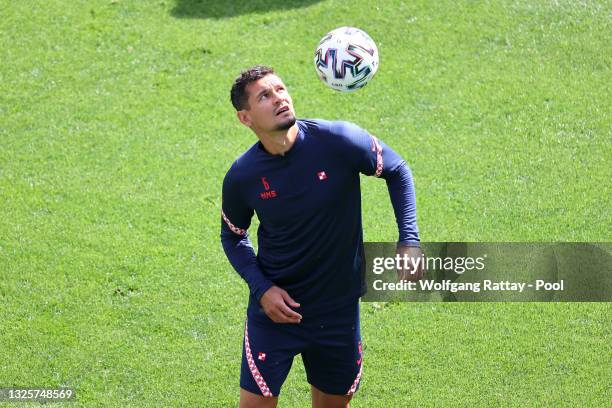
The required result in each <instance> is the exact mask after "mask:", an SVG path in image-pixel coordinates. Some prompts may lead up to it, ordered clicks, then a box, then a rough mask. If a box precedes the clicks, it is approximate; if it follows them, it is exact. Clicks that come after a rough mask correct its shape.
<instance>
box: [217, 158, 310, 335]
mask: <svg viewBox="0 0 612 408" xmlns="http://www.w3.org/2000/svg"><path fill="white" fill-rule="evenodd" d="M230 173H231V169H230V172H228V174H227V175H226V176H225V179H224V180H223V197H222V203H221V243H222V245H223V250H224V251H225V255H226V256H227V259H228V260H229V261H230V263H231V264H232V266H233V267H234V269H235V270H236V272H238V274H239V275H240V276H241V277H242V279H244V280H245V281H246V283H247V284H248V285H249V290H250V291H251V293H252V294H253V296H255V298H256V299H257V301H258V302H259V303H260V304H261V306H262V307H263V309H264V312H265V313H266V315H268V317H269V318H270V319H272V321H274V322H276V323H299V322H300V321H301V320H302V316H301V315H300V314H299V313H296V312H295V311H294V310H292V309H291V308H290V307H289V306H291V307H299V306H300V305H299V303H297V302H296V301H294V300H293V299H292V298H291V296H289V294H288V293H287V292H286V291H285V290H284V289H281V288H279V287H278V286H276V285H274V283H273V282H272V281H270V280H269V279H267V278H266V277H265V275H264V273H263V271H262V270H261V268H260V267H259V264H258V263H257V257H256V256H255V251H254V250H253V245H252V244H251V240H250V239H249V235H248V232H247V229H248V228H249V225H251V218H252V217H253V209H252V208H249V207H248V206H247V205H246V200H244V198H243V197H242V195H241V189H240V184H239V182H237V181H235V180H233V178H232V176H231V174H230Z"/></svg>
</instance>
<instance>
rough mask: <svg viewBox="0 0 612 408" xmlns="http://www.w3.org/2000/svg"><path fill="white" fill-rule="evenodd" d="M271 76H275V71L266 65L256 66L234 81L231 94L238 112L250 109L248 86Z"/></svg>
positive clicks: (243, 72) (242, 73)
mask: <svg viewBox="0 0 612 408" xmlns="http://www.w3.org/2000/svg"><path fill="white" fill-rule="evenodd" d="M269 74H274V69H272V68H270V67H266V66H265V65H255V66H254V67H251V68H249V69H247V70H245V71H242V72H241V73H240V75H239V76H238V77H237V78H236V79H235V80H234V85H232V90H231V92H230V97H231V99H232V105H234V108H236V110H237V111H240V110H243V109H248V108H249V102H248V99H249V95H247V92H246V87H247V85H248V84H250V83H251V82H255V81H257V80H258V79H261V78H263V77H265V76H266V75H269Z"/></svg>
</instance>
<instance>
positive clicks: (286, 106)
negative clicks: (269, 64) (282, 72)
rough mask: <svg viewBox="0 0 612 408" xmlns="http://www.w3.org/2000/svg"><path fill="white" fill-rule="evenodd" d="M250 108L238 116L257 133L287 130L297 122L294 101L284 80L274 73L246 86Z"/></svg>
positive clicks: (240, 112)
mask: <svg viewBox="0 0 612 408" xmlns="http://www.w3.org/2000/svg"><path fill="white" fill-rule="evenodd" d="M246 91H247V95H248V96H249V97H248V104H249V108H248V109H243V110H241V111H239V112H238V118H239V119H240V121H241V122H242V123H244V124H245V125H246V126H248V127H250V128H251V129H253V130H254V131H255V132H256V133H258V132H262V133H267V132H275V131H280V130H287V129H289V128H290V127H291V126H293V125H294V124H295V111H294V110H293V101H292V100H291V96H289V92H287V88H286V87H285V84H283V81H282V80H281V79H280V78H279V77H277V76H276V75H274V74H268V75H266V76H265V77H263V78H261V79H258V80H257V81H255V82H251V83H250V84H248V85H247V87H246Z"/></svg>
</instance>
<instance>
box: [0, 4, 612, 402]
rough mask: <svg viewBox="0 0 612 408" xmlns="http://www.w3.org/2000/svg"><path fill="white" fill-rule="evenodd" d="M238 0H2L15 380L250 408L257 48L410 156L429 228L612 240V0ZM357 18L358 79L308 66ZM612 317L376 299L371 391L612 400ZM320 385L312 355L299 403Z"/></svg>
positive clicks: (365, 398)
mask: <svg viewBox="0 0 612 408" xmlns="http://www.w3.org/2000/svg"><path fill="white" fill-rule="evenodd" d="M227 3H236V2H227ZM240 3H244V4H226V2H223V1H196V0H191V1H189V0H159V1H157V0H156V1H144V0H139V1H136V0H134V1H129V0H89V1H83V0H74V1H60V0H49V1H44V2H43V1H32V0H22V1H9V0H0V10H1V15H2V19H1V20H0V33H1V35H0V60H1V61H2V63H1V65H0V351H1V353H2V358H1V359H0V388H2V387H13V386H21V387H24V386H29V387H34V386H36V387H43V386H44V387H58V386H65V387H74V388H75V389H76V390H77V397H78V398H77V402H76V403H73V404H65V405H66V406H70V407H81V406H87V407H126V406H140V407H153V406H159V407H162V406H163V407H166V406H176V407H233V406H236V405H237V396H238V373H239V365H240V352H241V343H242V330H243V322H244V310H245V306H246V302H247V289H246V285H245V284H244V283H243V282H242V281H241V279H240V278H239V276H238V275H237V274H236V273H235V272H234V271H233V270H232V269H231V267H230V265H229V263H228V262H227V260H226V259H225V256H224V254H223V251H222V249H221V245H220V242H219V229H220V216H219V212H220V201H221V200H220V191H221V182H222V179H223V176H224V174H225V172H226V171H227V169H228V168H229V166H230V164H231V162H232V161H233V159H234V158H235V157H237V156H238V155H239V154H240V153H241V152H242V151H244V150H245V149H246V148H248V147H249V146H250V145H251V144H252V143H254V141H255V140H256V139H255V137H254V135H252V134H251V133H250V131H249V130H248V129H246V128H244V127H243V126H241V125H240V124H239V122H238V121H237V120H236V119H235V114H234V111H233V108H232V106H231V104H230V102H229V88H230V86H231V83H232V80H233V78H234V77H235V76H236V75H237V74H238V72H239V71H240V70H241V69H242V68H245V67H247V66H250V65H253V64H256V63H265V64H268V65H271V66H273V67H275V68H276V70H277V71H278V72H279V73H280V75H281V76H282V77H283V78H284V79H285V82H286V84H287V85H288V87H289V90H290V92H291V93H292V96H293V98H294V102H295V106H296V110H297V112H298V115H299V116H301V117H321V118H326V119H345V120H350V121H353V122H355V123H357V124H359V125H361V126H362V127H364V128H366V129H368V130H369V131H371V132H372V133H373V134H376V135H377V136H378V137H380V138H381V139H383V140H384V141H385V142H386V143H388V144H389V145H391V146H392V147H393V148H394V149H395V150H396V151H398V152H399V153H400V154H402V155H403V156H404V157H405V159H406V161H407V162H408V163H409V164H410V166H411V168H412V171H413V174H414V177H415V183H416V188H417V202H418V211H419V213H418V214H419V226H420V229H421V238H422V240H424V241H610V230H611V227H612V215H611V205H610V201H611V197H612V191H611V188H610V179H612V167H611V166H610V162H611V159H612V138H611V117H612V115H611V114H612V112H611V105H610V101H611V100H612V95H611V91H610V80H611V78H612V76H611V70H610V65H611V62H612V52H611V48H610V38H611V37H610V32H611V28H612V27H611V26H612V25H611V21H612V20H611V16H612V6H611V4H610V2H609V1H602V2H596V1H572V0H549V1H548V0H547V1H544V0H536V1H528V0H521V1H467V0H465V1H460V2H454V1H435V2H429V1H416V2H409V1H406V2H402V1H394V0H381V1H377V2H367V1H352V2H342V1H334V0H329V1H316V0H309V1H304V2H299V1H293V0H286V1H280V0H268V1H264V0H257V1H250V2H240ZM341 25H351V26H356V27H360V28H362V29H364V30H365V31H367V32H368V33H369V34H370V35H371V36H372V37H373V38H374V40H375V41H376V42H377V44H378V47H379V51H380V55H381V67H380V70H379V72H378V74H377V76H376V77H375V78H374V80H373V81H372V83H371V84H369V85H368V86H367V87H366V88H364V89H363V90H360V91H359V92H357V93H355V94H351V95H343V94H338V93H335V92H333V91H331V90H329V89H327V88H325V87H324V85H323V84H321V83H320V82H319V80H318V79H317V77H316V75H315V73H314V68H313V66H312V54H313V51H314V47H315V45H316V44H317V43H318V41H319V39H320V38H321V37H322V36H323V35H324V34H325V33H326V32H327V31H329V30H330V29H332V28H335V27H338V26H341ZM362 186H363V192H362V195H363V217H364V233H365V239H366V240H367V241H394V240H395V239H396V238H397V231H396V225H395V222H394V217H393V213H392V209H391V205H390V203H389V201H388V199H387V193H386V186H385V183H384V182H382V181H380V180H374V179H371V178H364V179H363V181H362ZM379 198H382V199H379ZM256 226H257V223H256V222H255V223H254V224H253V225H252V226H251V233H253V232H254V231H255V228H256ZM607 273H610V270H608V271H607ZM610 311H611V307H610V304H609V303H583V304H578V303H576V304H570V303H546V304H544V303H522V304H516V303H515V304H511V303H487V304H485V303H480V304H478V303H477V304H465V303H459V304H448V303H412V304H399V303H379V304H372V303H366V304H363V307H362V335H363V340H364V343H365V353H364V361H365V363H364V364H365V366H364V377H363V381H362V384H361V389H360V391H359V392H358V394H357V395H356V397H355V399H354V402H353V404H352V405H353V406H355V407H404V406H419V407H434V406H435V407H474V406H478V407H496V406H503V407H525V406H528V407H531V406H536V407H540V406H550V407H559V406H567V407H576V406H580V407H582V406H585V407H587V406H588V407H597V406H609V405H608V404H609V403H610V400H611V398H612V391H611V389H612V384H611V381H610V378H612V369H611V365H610V358H611V350H612V348H611V341H610V328H611V318H610V316H611V314H610ZM606 401H607V402H606ZM2 404H3V403H1V402H0V405H2ZM4 404H5V405H7V406H8V405H10V406H13V404H9V403H4ZM309 404H310V396H309V386H308V384H307V383H306V381H305V375H304V370H303V366H302V364H301V361H300V359H299V358H298V359H296V362H295V363H294V367H293V370H292V372H291V374H290V376H289V379H288V381H287V382H286V383H285V386H284V388H283V393H282V396H281V402H280V406H281V407H307V406H309ZM24 406H26V405H24ZM51 406H57V405H51Z"/></svg>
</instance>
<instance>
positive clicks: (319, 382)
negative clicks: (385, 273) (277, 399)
mask: <svg viewBox="0 0 612 408" xmlns="http://www.w3.org/2000/svg"><path fill="white" fill-rule="evenodd" d="M361 352H362V350H361V336H360V330H359V300H358V299H357V300H355V302H353V303H351V304H350V305H349V306H346V307H343V308H342V309H339V310H334V311H331V312H330V313H326V314H325V315H323V316H319V317H312V318H303V319H302V322H301V323H299V324H292V323H289V324H284V323H283V324H279V323H274V322H273V321H272V320H270V318H268V316H266V314H265V313H264V312H263V310H261V309H259V310H258V311H253V312H249V313H248V317H247V321H246V322H245V331H244V343H243V348H242V368H241V370H240V387H241V388H243V389H245V390H247V391H250V392H252V393H255V394H258V395H263V396H266V397H272V396H278V395H279V394H280V389H281V386H282V385H283V382H285V379H286V378H287V375H288V374H289V370H290V369H291V364H292V363H293V357H295V356H296V355H297V354H301V355H302V361H303V362H304V367H305V369H306V378H307V380H308V382H309V383H310V384H311V385H314V386H315V387H317V388H318V389H319V390H321V391H323V392H324V393H327V394H335V395H352V394H353V393H355V392H356V391H357V389H358V388H359V380H360V378H361V367H362V358H361Z"/></svg>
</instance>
